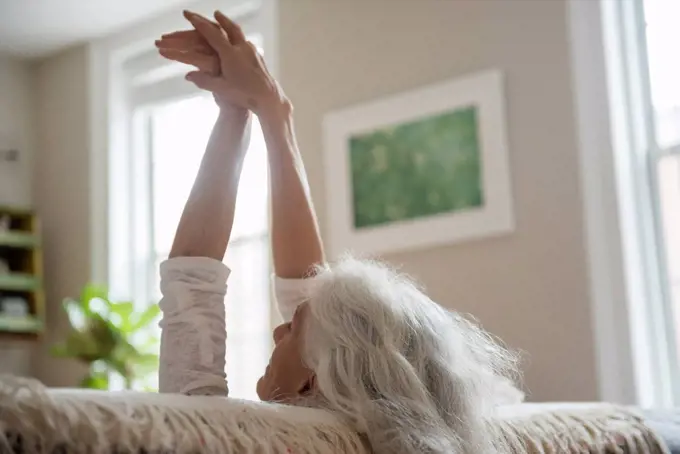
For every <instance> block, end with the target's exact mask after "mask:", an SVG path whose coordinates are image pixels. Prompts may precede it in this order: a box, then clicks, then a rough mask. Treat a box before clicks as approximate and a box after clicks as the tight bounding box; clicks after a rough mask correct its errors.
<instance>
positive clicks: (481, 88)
mask: <svg viewBox="0 0 680 454" xmlns="http://www.w3.org/2000/svg"><path fill="white" fill-rule="evenodd" d="M470 107H473V108H474V111H475V117H474V118H476V130H477V144H478V145H477V148H476V150H477V151H476V155H478V156H479V161H480V164H481V171H480V172H479V173H481V175H480V177H479V178H480V180H481V183H480V185H481V188H482V189H481V194H483V201H482V202H481V205H480V206H476V207H474V208H469V209H462V210H455V211H451V212H444V213H439V214H432V215H425V216H421V217H416V218H413V219H404V220H396V221H394V222H392V221H390V222H388V223H383V224H380V225H374V226H365V227H360V228H357V227H355V225H356V224H355V212H354V209H355V207H354V201H353V200H354V199H353V198H354V192H353V187H352V186H353V175H352V167H351V162H350V161H351V157H350V154H351V150H350V143H351V142H350V139H352V138H353V137H357V136H361V135H364V136H365V135H367V134H371V133H372V132H374V131H379V130H380V129H383V128H394V127H395V126H398V125H405V124H409V123H413V122H417V121H418V120H423V119H428V118H432V117H434V116H437V115H443V114H446V113H449V112H456V111H461V110H463V109H466V108H470ZM323 130H324V172H325V189H326V200H325V202H326V210H327V211H326V213H327V226H328V229H327V238H326V242H327V247H328V251H329V253H330V254H331V255H332V256H336V257H337V256H338V255H339V254H342V253H344V252H346V251H349V252H353V253H357V254H361V255H380V254H385V253H392V252H402V251H407V250H413V249H423V248H431V247H436V246H441V245H445V244H452V243H458V242H462V241H469V240H473V239H480V238H485V237H492V236H499V235H503V234H508V233H510V232H512V231H513V230H514V227H515V223H514V215H513V205H512V195H511V178H510V169H509V160H508V144H507V131H506V120H505V102H504V93H503V75H502V73H501V72H500V71H497V70H489V71H485V72H481V73H477V74H473V75H470V76H467V77H461V78H456V79H454V80H449V81H445V82H442V83H438V84H435V85H431V86H427V87H424V88H420V89H416V90H413V91H409V92H406V93H402V94H398V95H396V96H392V97H389V98H386V99H382V100H377V101H373V102H369V103H366V104H361V105H358V106H353V107H349V108H346V109H342V110H339V111H334V112H331V113H329V114H327V115H326V116H325V118H324V121H323ZM387 152H388V153H389V150H388V151H387Z"/></svg>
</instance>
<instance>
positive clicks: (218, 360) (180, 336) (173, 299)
mask: <svg viewBox="0 0 680 454" xmlns="http://www.w3.org/2000/svg"><path fill="white" fill-rule="evenodd" d="M160 274H161V294H162V299H161V301H160V303H159V306H160V308H161V312H162V314H163V318H162V320H161V322H160V326H161V351H160V367H159V377H158V382H159V391H160V392H162V393H182V394H216V395H227V394H228V392H229V390H228V387H227V382H226V372H225V353H226V341H227V333H226V327H225V322H226V321H225V310H224V297H225V295H226V291H227V278H228V277H229V269H228V268H227V267H226V266H225V265H224V264H223V263H222V262H219V261H217V260H214V259H210V258H207V257H176V258H172V259H170V260H167V261H165V262H163V263H162V264H161V267H160Z"/></svg>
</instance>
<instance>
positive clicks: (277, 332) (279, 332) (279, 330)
mask: <svg viewBox="0 0 680 454" xmlns="http://www.w3.org/2000/svg"><path fill="white" fill-rule="evenodd" d="M286 325H288V323H283V324H281V325H279V326H277V327H276V328H274V333H273V337H274V344H278V343H279V341H280V340H281V338H282V337H283V335H284V333H285V332H286Z"/></svg>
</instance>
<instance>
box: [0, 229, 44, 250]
mask: <svg viewBox="0 0 680 454" xmlns="http://www.w3.org/2000/svg"><path fill="white" fill-rule="evenodd" d="M38 244H39V242H38V237H37V236H35V235H33V234H31V233H27V232H13V231H11V230H10V231H8V232H0V247H3V246H4V247H15V248H23V249H32V248H34V247H37V246H38Z"/></svg>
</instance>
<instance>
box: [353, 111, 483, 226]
mask: <svg viewBox="0 0 680 454" xmlns="http://www.w3.org/2000/svg"><path fill="white" fill-rule="evenodd" d="M348 140H349V144H348V145H349V147H348V148H349V161H350V169H349V170H350V176H351V196H352V204H353V213H352V214H353V221H354V228H355V229H362V228H367V227H376V226H381V225H386V224H391V223H394V222H399V221H406V220H413V219H418V218H423V217H428V216H433V215H438V214H444V213H455V212H459V211H462V210H469V209H474V208H479V207H482V206H483V205H484V191H483V181H482V157H481V155H480V140H479V135H478V112H477V108H476V107H475V106H468V107H462V108H458V109H456V110H452V111H449V112H445V113H441V114H436V115H431V116H428V117H426V118H422V119H418V120H415V121H411V122H408V123H403V124H399V125H396V126H392V127H388V128H380V129H377V130H374V131H371V132H370V133H364V134H357V135H352V136H350V137H349V139H348Z"/></svg>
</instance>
